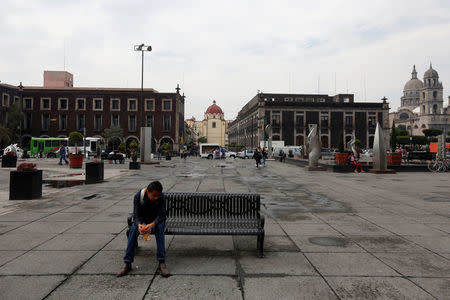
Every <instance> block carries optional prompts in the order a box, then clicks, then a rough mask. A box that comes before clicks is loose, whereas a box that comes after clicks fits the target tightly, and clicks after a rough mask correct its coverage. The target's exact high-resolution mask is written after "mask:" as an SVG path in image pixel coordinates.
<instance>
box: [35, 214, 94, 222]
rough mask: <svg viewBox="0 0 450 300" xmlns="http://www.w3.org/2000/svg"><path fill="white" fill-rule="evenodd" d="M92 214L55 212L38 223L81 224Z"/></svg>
mask: <svg viewBox="0 0 450 300" xmlns="http://www.w3.org/2000/svg"><path fill="white" fill-rule="evenodd" d="M93 215H94V214H93V213H83V212H78V213H68V212H57V213H54V214H51V215H49V216H48V217H45V218H43V219H40V220H39V221H40V222H82V221H84V220H87V219H88V218H90V217H92V216H93Z"/></svg>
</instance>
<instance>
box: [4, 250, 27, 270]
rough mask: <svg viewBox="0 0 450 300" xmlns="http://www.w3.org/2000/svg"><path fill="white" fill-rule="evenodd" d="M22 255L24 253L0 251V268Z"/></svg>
mask: <svg viewBox="0 0 450 300" xmlns="http://www.w3.org/2000/svg"><path fill="white" fill-rule="evenodd" d="M24 253H25V251H17V250H1V251H0V266H2V265H4V264H6V263H7V262H9V261H11V260H13V259H14V258H16V257H18V256H20V255H22V254H24Z"/></svg>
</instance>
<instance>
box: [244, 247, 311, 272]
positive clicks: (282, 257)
mask: <svg viewBox="0 0 450 300" xmlns="http://www.w3.org/2000/svg"><path fill="white" fill-rule="evenodd" d="M239 262H240V264H241V266H242V269H243V271H244V272H245V273H246V274H283V275H318V274H317V272H316V271H315V270H314V268H313V267H312V265H311V264H310V263H309V262H308V260H307V259H306V258H305V256H304V254H303V253H300V252H266V254H265V257H264V258H259V257H256V256H255V254H253V253H251V252H250V253H248V252H241V254H240V257H239Z"/></svg>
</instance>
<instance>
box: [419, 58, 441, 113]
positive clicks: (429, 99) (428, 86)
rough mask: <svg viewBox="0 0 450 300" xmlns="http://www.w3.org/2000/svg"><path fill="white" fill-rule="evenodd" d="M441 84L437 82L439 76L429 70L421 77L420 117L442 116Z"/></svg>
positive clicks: (431, 67) (431, 68)
mask: <svg viewBox="0 0 450 300" xmlns="http://www.w3.org/2000/svg"><path fill="white" fill-rule="evenodd" d="M443 90H444V88H443V86H442V82H439V74H438V72H437V71H436V70H434V69H433V66H432V65H431V63H430V68H429V69H428V70H427V71H426V72H425V74H424V76H423V88H422V91H421V95H420V112H421V114H422V115H430V114H433V115H435V114H442V109H443V105H444V98H443V97H444V96H443Z"/></svg>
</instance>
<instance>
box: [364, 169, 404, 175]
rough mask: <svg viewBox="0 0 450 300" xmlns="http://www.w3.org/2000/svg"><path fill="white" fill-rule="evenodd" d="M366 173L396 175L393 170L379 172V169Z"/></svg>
mask: <svg viewBox="0 0 450 300" xmlns="http://www.w3.org/2000/svg"><path fill="white" fill-rule="evenodd" d="M367 172H369V173H373V174H396V173H397V172H395V170H391V169H386V170H380V169H370V170H368V171H367Z"/></svg>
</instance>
